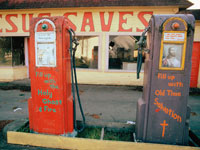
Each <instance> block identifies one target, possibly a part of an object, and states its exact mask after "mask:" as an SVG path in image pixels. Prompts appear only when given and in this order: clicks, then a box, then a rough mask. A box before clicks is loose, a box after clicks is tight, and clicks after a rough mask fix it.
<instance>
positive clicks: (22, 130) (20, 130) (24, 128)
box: [17, 123, 30, 133]
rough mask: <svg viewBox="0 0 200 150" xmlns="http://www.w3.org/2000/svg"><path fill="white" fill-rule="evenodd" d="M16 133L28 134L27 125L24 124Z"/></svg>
mask: <svg viewBox="0 0 200 150" xmlns="http://www.w3.org/2000/svg"><path fill="white" fill-rule="evenodd" d="M17 132H25V133H30V128H29V123H27V124H25V125H24V126H22V127H21V128H19V129H18V130H17Z"/></svg>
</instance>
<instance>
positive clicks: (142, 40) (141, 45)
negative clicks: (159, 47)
mask: <svg viewBox="0 0 200 150" xmlns="http://www.w3.org/2000/svg"><path fill="white" fill-rule="evenodd" d="M149 29H150V26H148V27H147V28H145V29H144V31H143V32H142V35H141V37H140V40H139V41H138V42H137V44H138V46H139V47H138V57H137V79H139V78H140V70H141V68H142V51H145V50H144V47H145V46H146V41H145V34H146V32H147V31H148V30H149ZM146 51H147V52H148V50H146Z"/></svg>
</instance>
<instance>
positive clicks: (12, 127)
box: [2, 119, 29, 139]
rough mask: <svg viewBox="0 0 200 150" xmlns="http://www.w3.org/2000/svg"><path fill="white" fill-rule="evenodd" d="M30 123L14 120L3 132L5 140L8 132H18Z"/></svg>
mask: <svg viewBox="0 0 200 150" xmlns="http://www.w3.org/2000/svg"><path fill="white" fill-rule="evenodd" d="M28 122H29V121H28V119H20V120H14V121H12V122H11V123H9V124H7V125H6V126H5V127H4V128H3V130H2V132H3V138H4V139H7V132H8V131H17V130H18V129H20V128H21V127H22V126H25V125H26V124H27V123H28Z"/></svg>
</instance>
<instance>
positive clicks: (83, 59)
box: [76, 36, 99, 69]
mask: <svg viewBox="0 0 200 150" xmlns="http://www.w3.org/2000/svg"><path fill="white" fill-rule="evenodd" d="M77 38H78V40H79V46H78V47H77V51H76V67H77V68H88V69H98V51H99V46H98V45H99V37H98V36H78V37H77Z"/></svg>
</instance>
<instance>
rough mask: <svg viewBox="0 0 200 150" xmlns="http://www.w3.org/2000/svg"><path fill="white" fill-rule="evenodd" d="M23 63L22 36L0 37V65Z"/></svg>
mask: <svg viewBox="0 0 200 150" xmlns="http://www.w3.org/2000/svg"><path fill="white" fill-rule="evenodd" d="M19 65H25V58H24V38H23V37H0V66H19Z"/></svg>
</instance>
